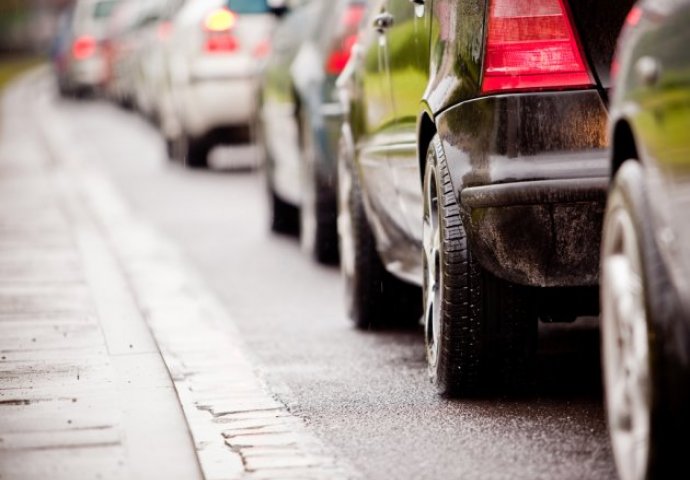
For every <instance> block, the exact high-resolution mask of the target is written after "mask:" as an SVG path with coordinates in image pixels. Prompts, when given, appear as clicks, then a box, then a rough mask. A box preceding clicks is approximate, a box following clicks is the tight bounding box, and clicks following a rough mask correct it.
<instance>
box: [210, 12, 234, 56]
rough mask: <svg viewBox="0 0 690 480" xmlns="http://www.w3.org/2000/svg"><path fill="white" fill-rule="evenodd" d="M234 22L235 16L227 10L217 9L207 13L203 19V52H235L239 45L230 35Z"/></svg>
mask: <svg viewBox="0 0 690 480" xmlns="http://www.w3.org/2000/svg"><path fill="white" fill-rule="evenodd" d="M236 22H237V15H236V14H235V13H234V12H232V11H230V10H228V9H227V8H219V9H218V10H214V11H213V12H211V13H209V14H208V15H207V16H206V18H205V19H204V30H205V31H206V42H205V43H204V50H205V51H206V52H208V53H230V52H234V51H235V50H237V48H238V47H239V44H238V42H237V39H236V38H235V36H234V35H232V29H233V27H234V26H235V23H236Z"/></svg>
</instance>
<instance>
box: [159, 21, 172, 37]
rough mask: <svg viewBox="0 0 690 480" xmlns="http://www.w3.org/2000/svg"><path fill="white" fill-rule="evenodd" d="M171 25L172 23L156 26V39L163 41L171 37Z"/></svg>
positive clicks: (162, 23)
mask: <svg viewBox="0 0 690 480" xmlns="http://www.w3.org/2000/svg"><path fill="white" fill-rule="evenodd" d="M172 30H173V24H172V22H161V23H160V24H159V25H158V39H159V40H161V41H165V40H167V39H169V38H170V35H172Z"/></svg>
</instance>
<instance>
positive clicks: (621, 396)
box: [601, 160, 689, 480]
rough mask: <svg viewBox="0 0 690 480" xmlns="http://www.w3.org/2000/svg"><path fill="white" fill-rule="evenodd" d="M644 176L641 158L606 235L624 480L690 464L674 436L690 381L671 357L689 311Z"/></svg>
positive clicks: (608, 340) (607, 323)
mask: <svg viewBox="0 0 690 480" xmlns="http://www.w3.org/2000/svg"><path fill="white" fill-rule="evenodd" d="M643 176H644V171H643V167H642V166H641V165H640V164H639V163H638V162H637V161H634V160H631V161H627V162H625V163H624V164H623V166H622V167H621V168H620V169H619V170H618V173H617V174H616V176H615V178H614V181H613V185H612V188H611V191H610V193H609V197H608V201H607V207H606V216H605V220H604V229H603V237H602V255H601V259H602V260H601V261H602V269H601V305H602V317H601V322H602V362H603V368H604V385H605V390H606V407H607V413H608V423H609V431H610V434H611V443H612V446H613V452H614V457H615V459H616V464H617V466H618V472H619V475H620V477H621V479H622V480H637V479H644V478H667V477H668V478H671V477H673V476H674V473H675V472H678V471H680V470H679V468H682V467H683V466H684V461H683V455H684V453H681V452H680V450H682V448H681V447H680V445H679V444H678V443H677V442H676V441H674V439H675V438H680V437H679V436H680V435H684V434H685V433H686V429H687V428H688V426H689V425H688V418H687V414H682V413H681V414H679V413H680V412H686V411H687V398H688V397H687V387H686V386H685V385H687V378H682V379H679V378H677V377H676V376H674V373H673V372H675V371H677V370H676V368H675V365H677V364H678V362H677V360H676V359H674V358H673V356H672V355H670V354H669V352H672V351H674V348H673V347H671V348H669V345H671V344H673V343H674V341H672V340H671V337H673V336H674V335H672V334H671V333H670V332H672V331H673V330H674V326H673V324H674V323H675V322H678V321H679V320H680V318H679V317H680V316H681V315H680V314H678V309H677V308H676V307H677V303H676V299H675V298H674V297H673V294H672V293H671V292H673V288H671V285H670V282H669V280H668V278H669V277H668V275H667V272H666V270H665V268H664V265H663V262H662V260H661V257H660V255H659V252H658V248H657V246H656V242H655V240H654V237H653V234H652V232H653V231H654V229H653V226H652V225H651V223H650V220H649V219H650V218H651V217H650V213H651V212H650V211H649V208H648V204H647V197H646V191H645V185H644V182H643V180H642V179H643ZM681 336H682V335H681ZM678 380H680V381H678ZM674 404H675V405H676V406H678V405H680V407H679V408H676V407H673V405H674Z"/></svg>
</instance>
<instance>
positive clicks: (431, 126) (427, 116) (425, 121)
mask: <svg viewBox="0 0 690 480" xmlns="http://www.w3.org/2000/svg"><path fill="white" fill-rule="evenodd" d="M434 135H436V123H435V122H434V120H433V117H432V115H431V113H430V112H429V111H428V110H426V109H425V111H424V112H422V114H421V116H420V118H419V122H418V127H417V157H418V161H419V183H420V185H421V184H422V183H423V182H424V170H425V169H426V151H427V149H428V148H429V144H430V143H431V140H432V139H433V138H434Z"/></svg>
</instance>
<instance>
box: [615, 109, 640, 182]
mask: <svg viewBox="0 0 690 480" xmlns="http://www.w3.org/2000/svg"><path fill="white" fill-rule="evenodd" d="M612 132H613V133H612V134H611V170H610V172H609V173H610V176H611V178H613V176H614V175H615V174H616V172H617V171H618V169H619V168H620V167H621V166H622V165H623V162H625V161H626V160H630V159H635V160H638V161H639V160H641V158H640V155H639V152H638V150H637V143H636V142H635V134H634V133H633V129H632V126H631V125H630V123H628V121H627V120H626V119H620V120H618V122H616V125H615V127H614V128H613V130H612Z"/></svg>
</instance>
